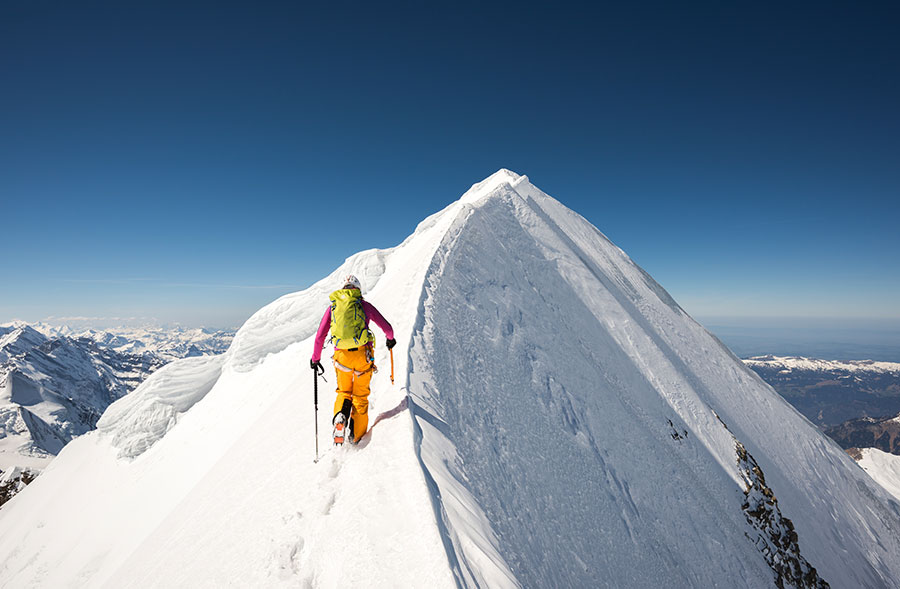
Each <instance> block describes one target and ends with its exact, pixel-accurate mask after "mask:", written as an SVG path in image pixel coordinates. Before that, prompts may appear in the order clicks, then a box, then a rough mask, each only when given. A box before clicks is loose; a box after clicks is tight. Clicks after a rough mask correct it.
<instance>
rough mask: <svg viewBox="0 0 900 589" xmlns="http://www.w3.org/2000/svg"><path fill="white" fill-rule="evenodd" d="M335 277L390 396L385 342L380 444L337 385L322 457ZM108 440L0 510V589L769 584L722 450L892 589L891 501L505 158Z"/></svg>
mask: <svg viewBox="0 0 900 589" xmlns="http://www.w3.org/2000/svg"><path fill="white" fill-rule="evenodd" d="M348 272H353V273H355V274H356V275H357V276H359V277H360V278H361V279H362V282H363V285H364V288H365V293H366V296H367V298H368V299H369V300H370V301H371V302H372V303H374V304H375V305H376V306H377V307H378V308H379V309H380V310H381V311H382V312H383V313H384V315H385V316H386V317H387V318H388V319H389V320H390V321H391V322H392V323H393V325H394V328H395V333H396V337H397V341H398V344H397V347H396V348H395V349H394V361H395V372H396V375H397V384H396V385H395V386H391V384H390V381H389V379H388V377H387V373H388V371H389V370H390V366H389V365H390V361H389V358H388V355H387V351H386V350H385V349H384V347H383V345H382V346H380V347H379V348H378V349H377V352H376V361H377V363H378V365H379V368H380V372H379V373H378V374H377V375H376V376H375V378H374V380H373V393H372V397H371V399H372V403H373V406H372V408H371V412H372V421H373V426H372V429H371V431H370V434H369V435H368V436H367V437H366V438H364V439H363V441H362V443H361V444H360V447H358V448H346V449H333V448H331V447H330V444H329V443H328V439H327V438H328V433H329V430H330V426H329V423H330V417H331V415H330V414H331V404H332V400H333V392H332V391H333V386H334V380H333V373H332V372H331V371H330V370H329V371H327V373H326V378H328V382H327V383H325V382H322V381H319V406H320V407H319V414H318V416H319V433H320V439H319V443H320V453H321V460H320V461H319V462H318V463H314V462H313V458H314V452H315V445H314V433H313V432H314V422H313V406H312V388H313V387H312V384H313V383H312V382H311V380H312V373H311V371H310V370H309V365H308V361H309V356H310V353H311V351H312V350H311V346H312V336H313V333H314V331H315V328H316V326H317V324H318V321H319V319H320V318H321V315H322V312H323V311H324V308H325V305H326V304H327V294H328V293H329V292H330V291H331V290H333V289H334V288H336V287H337V286H340V285H338V284H337V281H339V280H340V277H341V276H342V275H344V274H346V273H348ZM379 343H381V342H379ZM326 358H327V356H326ZM723 422H724V424H727V426H728V429H726V427H725V425H724V424H723ZM100 425H101V431H99V432H95V433H92V434H89V435H87V436H85V437H83V438H80V439H78V440H76V441H75V442H73V443H72V444H70V445H69V446H67V447H66V448H65V449H64V450H63V452H62V453H61V454H60V456H59V458H58V459H56V460H55V461H54V462H53V463H52V464H51V466H50V468H48V470H47V471H46V472H45V473H44V474H43V475H42V476H41V477H39V478H38V480H36V481H35V482H34V483H32V484H31V485H30V486H29V487H28V488H27V489H26V490H25V491H24V492H23V493H21V494H20V495H19V496H17V497H16V498H14V499H13V500H12V501H11V502H10V503H9V504H8V505H7V506H6V507H4V508H3V509H2V510H0V529H2V530H3V534H2V535H0V585H3V586H16V587H19V586H25V587H27V586H68V585H75V586H108V587H123V586H135V587H147V586H157V587H176V586H181V587H195V586H223V585H228V586H282V585H283V586H291V587H296V586H301V587H302V586H322V587H335V586H350V587H355V586H374V587H423V586H434V587H441V586H454V585H464V586H476V585H480V586H490V587H502V586H517V585H521V586H528V587H539V586H540V587H543V586H590V587H601V586H608V587H629V586H631V587H650V586H652V587H656V586H678V587H682V586H694V587H711V586H720V587H765V586H774V577H773V573H772V571H771V569H769V568H768V565H766V563H765V560H764V558H763V556H762V554H761V553H760V552H759V550H758V549H757V546H756V544H755V543H754V540H755V538H754V537H753V533H754V531H753V529H752V528H751V527H750V526H749V525H748V524H747V522H746V519H745V515H744V512H743V511H742V509H741V504H742V501H743V499H744V490H745V489H744V487H743V484H744V483H743V481H744V479H743V478H742V477H741V474H740V472H739V470H738V464H737V456H736V449H735V438H737V440H739V441H740V442H741V443H743V445H744V447H746V449H747V451H749V453H750V454H751V455H752V456H753V457H755V459H756V461H757V462H758V464H759V466H760V467H761V468H762V469H763V471H764V473H765V477H766V481H767V484H768V486H769V487H770V488H771V489H772V490H773V491H774V493H775V495H776V496H777V498H778V501H779V505H780V509H781V512H782V514H783V515H784V516H785V517H787V518H790V519H791V520H793V522H794V525H795V527H796V530H797V532H798V534H799V546H800V550H801V552H802V554H803V556H804V557H805V558H806V559H807V560H808V561H809V562H810V563H811V564H812V565H813V566H815V567H817V568H818V570H819V573H820V574H821V576H822V577H823V578H824V579H825V580H827V581H828V582H830V583H831V584H832V586H833V587H889V586H895V585H896V584H897V580H898V579H900V545H898V542H900V540H898V538H900V506H898V504H897V503H896V502H895V501H894V500H893V499H892V498H891V497H890V495H889V494H888V493H886V492H885V491H884V490H883V489H881V488H880V487H878V486H877V485H875V484H874V483H873V482H872V481H871V480H870V479H869V478H868V476H867V475H866V474H865V473H864V472H863V471H862V470H861V469H859V468H858V467H857V466H856V465H855V464H853V462H852V460H850V458H849V457H848V456H846V455H845V454H844V452H843V451H841V449H840V448H838V447H837V446H836V445H835V444H833V443H832V442H830V441H828V440H827V439H826V438H825V437H824V436H822V435H821V434H820V433H819V432H818V431H817V430H816V429H815V428H814V427H813V426H812V425H811V424H809V422H807V421H806V420H805V419H804V418H803V417H802V416H800V415H799V414H798V413H797V412H796V411H794V410H793V409H792V408H791V407H790V406H789V405H787V403H785V402H784V401H783V400H782V399H781V398H780V397H779V396H778V395H777V394H776V393H774V391H772V390H771V389H770V388H769V387H768V386H767V385H765V384H764V383H763V382H762V381H761V380H760V379H759V378H757V377H756V376H755V375H754V374H753V373H752V372H751V371H750V370H749V369H747V368H745V367H744V366H743V365H742V364H741V363H740V361H739V360H737V359H736V358H735V357H734V356H733V355H731V354H730V352H728V351H727V350H726V349H725V348H724V347H723V346H722V345H721V344H720V343H719V342H718V341H717V340H716V339H715V338H714V337H712V336H711V335H710V334H709V333H708V332H706V331H705V330H704V329H703V328H702V327H701V326H699V325H698V324H696V323H695V322H694V321H693V320H691V319H690V318H689V317H687V316H686V315H685V313H684V312H683V311H682V310H681V309H680V308H679V307H678V306H677V304H676V303H675V302H674V301H672V300H671V298H670V297H669V296H668V295H667V294H666V293H665V291H663V289H662V288H661V287H660V286H659V285H657V284H656V283H655V282H654V281H653V280H652V279H651V278H650V277H649V276H647V275H646V274H645V273H644V272H643V271H642V270H640V268H638V267H637V266H635V265H634V264H633V263H632V262H631V261H630V260H629V259H628V258H627V256H625V254H624V253H623V252H622V251H621V250H619V249H618V248H616V247H615V246H614V245H612V244H611V243H610V242H609V241H608V240H606V238H605V237H603V235H602V234H600V233H599V232H598V231H597V230H596V229H595V228H594V227H593V226H591V225H590V224H589V223H587V222H586V221H585V220H584V219H582V218H581V217H579V216H578V215H576V214H575V213H573V212H572V211H570V210H568V209H566V208H565V207H563V206H562V205H561V204H559V203H558V202H557V201H555V200H553V199H551V198H549V197H548V196H546V195H544V194H543V193H542V192H540V191H539V190H538V189H536V188H535V187H534V186H533V185H531V184H530V183H529V182H528V180H527V178H525V177H524V176H517V175H515V174H513V173H511V172H508V171H505V170H501V171H500V172H498V173H497V174H495V175H493V176H492V177H490V178H488V179H487V180H485V181H484V182H482V183H480V184H478V185H475V186H473V188H472V189H471V190H470V191H469V192H467V193H466V194H465V195H464V196H463V197H462V198H461V199H460V200H459V201H457V202H455V203H453V204H452V205H450V206H449V207H447V208H446V209H445V210H444V211H441V212H440V213H437V214H436V215H434V216H432V217H430V218H429V219H426V220H425V221H423V223H422V224H420V226H419V227H418V228H417V230H416V232H415V233H414V234H413V235H412V236H410V238H408V239H407V240H406V241H405V242H404V243H403V244H401V245H400V246H398V247H396V248H393V249H390V250H382V251H376V250H370V251H366V252H361V253H360V254H357V255H356V256H353V257H351V258H350V259H348V260H347V262H345V264H343V265H342V266H341V267H340V268H338V269H336V270H335V272H334V273H332V275H330V276H329V277H327V278H325V279H323V280H322V281H320V282H318V283H316V284H315V285H313V286H312V287H310V288H309V289H307V290H305V291H303V292H300V293H295V294H292V295H288V296H285V297H282V298H281V299H279V300H277V301H275V302H273V303H272V304H271V305H269V306H267V307H265V308H264V309H262V310H260V311H259V312H258V313H257V314H256V315H254V316H253V317H252V318H251V319H250V320H249V321H248V322H247V323H246V324H245V325H244V327H243V328H242V329H241V330H240V331H239V332H238V334H237V335H236V336H235V339H234V341H233V343H232V346H231V348H230V349H229V351H228V352H227V353H226V354H224V355H222V356H219V357H217V358H216V359H215V360H212V359H210V360H207V361H205V362H197V361H195V362H193V363H188V362H178V363H175V364H173V365H172V366H171V369H170V370H168V371H159V372H158V373H156V374H155V375H154V376H153V377H151V378H150V379H148V380H147V381H146V382H145V383H144V384H143V385H142V386H141V387H140V388H139V389H138V390H137V391H135V392H134V393H132V395H129V397H126V398H125V399H122V400H121V401H119V402H117V403H116V404H114V405H112V406H111V407H110V409H109V410H108V412H107V414H105V416H104V417H103V419H102V420H101V424H100Z"/></svg>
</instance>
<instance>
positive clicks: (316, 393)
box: [313, 368, 319, 462]
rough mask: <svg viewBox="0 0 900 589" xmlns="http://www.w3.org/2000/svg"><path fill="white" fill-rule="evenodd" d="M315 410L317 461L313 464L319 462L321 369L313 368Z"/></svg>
mask: <svg viewBox="0 0 900 589" xmlns="http://www.w3.org/2000/svg"><path fill="white" fill-rule="evenodd" d="M313 408H314V410H315V424H316V459H315V460H313V462H318V461H319V369H318V368H313Z"/></svg>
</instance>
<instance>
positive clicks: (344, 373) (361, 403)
mask: <svg viewBox="0 0 900 589" xmlns="http://www.w3.org/2000/svg"><path fill="white" fill-rule="evenodd" d="M374 371H375V363H374V362H373V358H372V352H371V349H370V348H369V347H368V346H366V347H362V348H359V349H358V350H353V351H350V350H341V349H337V350H335V351H334V372H335V374H336V375H337V399H335V401H334V414H335V415H337V414H338V413H340V412H341V408H342V407H343V406H344V401H345V400H347V399H349V400H350V402H351V403H352V409H351V410H350V417H351V418H352V419H353V439H354V440H359V439H360V438H361V437H362V436H363V434H365V433H366V430H367V429H368V428H369V381H371V380H372V373H373V372H374Z"/></svg>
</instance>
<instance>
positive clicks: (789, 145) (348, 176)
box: [0, 1, 900, 328]
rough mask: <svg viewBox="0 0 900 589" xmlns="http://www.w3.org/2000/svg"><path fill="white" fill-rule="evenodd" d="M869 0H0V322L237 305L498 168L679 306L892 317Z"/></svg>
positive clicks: (887, 91)
mask: <svg viewBox="0 0 900 589" xmlns="http://www.w3.org/2000/svg"><path fill="white" fill-rule="evenodd" d="M898 16H900V7H898V6H893V5H891V6H871V5H852V6H851V5H841V6H830V5H815V6H799V5H797V6H779V7H765V6H728V5H715V6H710V5H706V4H700V3H696V4H693V3H689V4H680V5H678V6H674V5H671V4H670V3H662V2H660V3H657V4H654V6H653V9H652V10H647V8H646V7H645V6H627V5H623V6H614V7H609V6H591V7H585V6H583V5H580V4H578V5H574V4H573V5H567V4H556V5H554V6H552V7H549V6H543V7H539V6H523V5H517V6H516V9H515V10H510V9H508V8H507V7H504V6H502V5H489V6H478V7H477V8H475V7H467V6H462V5H460V6H456V5H454V6H452V7H425V6H421V7H409V6H408V7H404V8H402V9H400V8H398V7H390V6H379V7H377V8H376V7H370V6H366V5H359V6H344V7H343V8H340V7H338V8H335V7H326V6H315V7H306V6H301V5H277V4H268V3H266V4H262V5H227V4H225V5H223V4H221V3H206V2H188V3H173V2H160V3H154V4H153V5H152V6H151V5H139V4H128V5H123V4H121V3H114V2H106V1H100V2H96V3H91V4H90V5H72V4H70V3H60V2H47V3H40V4H34V3H29V4H21V3H20V4H17V5H7V6H4V7H3V8H2V9H0V74H2V76H3V79H4V83H5V91H4V93H3V95H2V96H0V128H3V129H4V132H3V133H2V134H0V161H2V162H3V172H2V173H0V215H2V218H3V220H4V221H5V222H4V223H3V229H2V230H0V236H2V237H3V240H4V243H5V244H6V245H7V247H6V252H7V255H6V257H5V259H4V280H2V281H0V323H3V322H9V321H12V320H14V319H21V320H25V321H30V322H35V321H40V320H46V319H47V318H49V317H92V318H95V320H96V321H108V320H115V318H120V319H121V318H126V319H127V318H132V319H135V318H136V320H143V319H152V320H153V321H154V322H157V323H160V324H168V323H180V324H183V325H186V326H204V327H232V328H233V327H237V326H239V325H240V324H241V323H243V321H245V320H246V319H247V318H248V317H249V316H250V315H251V314H252V313H254V312H255V311H256V310H258V309H259V308H261V307H263V306H264V305H266V304H268V303H269V302H271V301H273V300H275V299H276V298H278V297H279V296H281V295H284V294H287V293H289V292H294V291H297V290H302V289H303V288H306V287H307V286H309V285H310V284H312V283H313V282H315V281H316V280H318V279H319V278H321V277H322V276H325V275H327V274H328V273H330V272H331V271H332V269H333V268H335V267H337V266H338V265H339V264H340V263H341V262H342V261H343V260H344V259H345V258H346V257H348V256H350V255H352V254H353V253H355V252H357V251H360V250H363V249H369V248H387V247H392V246H394V245H397V244H399V243H400V242H401V241H402V240H403V239H404V238H405V237H406V236H407V235H409V234H410V233H412V231H413V230H414V229H415V226H416V224H417V223H418V222H419V221H421V220H422V219H424V218H425V217H427V216H428V215H430V214H432V213H434V212H436V211H438V210H440V209H441V208H443V207H444V206H446V205H448V204H449V203H451V202H452V201H453V200H455V199H456V198H458V197H459V196H460V195H461V194H462V193H463V192H465V190H466V189H467V188H468V187H469V186H470V185H471V184H473V183H475V182H478V181H480V180H482V179H483V178H485V177H486V176H488V175H490V174H492V173H493V172H495V171H496V170H497V169H499V168H501V167H505V168H509V169H511V170H513V171H515V172H517V173H520V174H525V175H527V176H529V178H530V179H531V181H532V182H533V183H534V184H535V185H536V186H538V187H539V188H541V189H542V190H544V191H545V192H547V193H548V194H550V195H551V196H553V197H555V198H557V199H558V200H560V201H561V202H562V203H563V204H565V205H566V206H568V207H570V208H571V209H573V210H575V211H576V212H578V213H580V214H581V215H583V216H584V217H585V218H587V219H588V220H589V221H590V222H592V223H593V224H594V225H595V226H597V227H598V228H599V229H600V230H601V231H602V232H604V234H606V235H607V236H608V237H609V238H610V239H611V240H612V241H613V242H614V243H615V244H616V245H618V246H619V247H621V248H622V249H623V250H625V252H626V253H628V255H629V256H631V257H632V259H634V261H635V262H636V263H637V264H638V265H640V266H641V267H642V268H644V269H645V270H646V271H647V272H648V273H649V274H650V275H651V276H653V277H654V278H655V279H656V280H657V281H658V282H659V283H660V284H661V285H662V286H663V288H665V289H666V290H667V291H668V292H669V293H670V294H671V295H672V296H673V297H674V298H675V300H676V301H677V302H678V303H679V304H681V305H682V307H684V308H685V310H687V312H688V313H689V314H691V315H692V316H695V317H698V318H702V317H724V316H730V317H745V318H746V322H747V325H752V324H753V323H754V322H758V321H760V320H762V319H765V318H768V317H782V318H784V317H788V318H796V319H800V318H803V317H807V318H821V319H822V320H824V321H838V322H840V321H851V322H853V321H856V322H867V321H875V322H878V321H886V322H888V323H890V322H893V321H897V320H900V305H898V303H897V302H898V301H900V264H897V259H898V257H900V232H898V231H897V229H896V221H897V219H898V218H900V198H898V196H900V172H898V170H900V168H898V166H897V162H898V161H900V141H898V137H900V111H898V110H897V108H896V105H897V104H900V82H898V80H900V36H898V35H896V31H895V30H894V28H895V27H894V26H893V24H894V23H896V22H897V17H898ZM104 318H105V319H104ZM810 320H812V319H810ZM701 322H703V321H701ZM704 324H706V323H704Z"/></svg>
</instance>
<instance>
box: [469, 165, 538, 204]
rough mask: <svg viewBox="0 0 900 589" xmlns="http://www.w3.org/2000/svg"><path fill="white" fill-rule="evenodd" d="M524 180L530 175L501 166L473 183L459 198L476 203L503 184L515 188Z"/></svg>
mask: <svg viewBox="0 0 900 589" xmlns="http://www.w3.org/2000/svg"><path fill="white" fill-rule="evenodd" d="M523 182H528V176H523V175H521V174H516V173H515V172H513V171H512V170H507V169H506V168H500V169H499V170H497V171H496V172H494V173H493V174H491V175H490V176H488V177H487V178H485V179H484V180H482V181H481V182H478V183H477V184H473V185H472V187H471V188H469V189H468V190H467V191H466V193H465V194H463V195H462V197H461V198H460V199H459V200H460V202H464V203H475V202H478V201H480V200H481V199H483V198H484V197H486V196H488V195H490V194H491V193H493V192H494V191H496V190H497V189H498V188H500V187H501V186H503V185H507V186H508V187H509V188H510V189H511V190H515V188H516V186H518V185H520V184H522V183H523Z"/></svg>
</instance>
